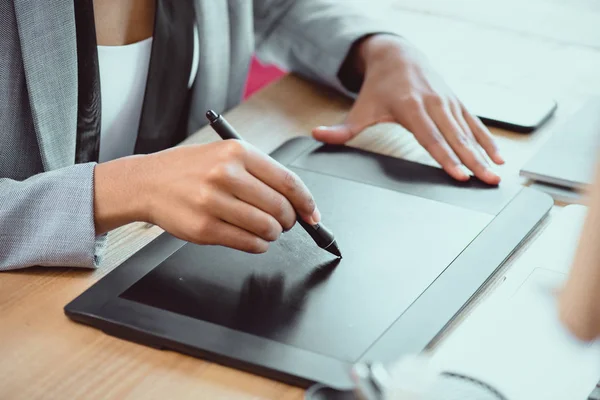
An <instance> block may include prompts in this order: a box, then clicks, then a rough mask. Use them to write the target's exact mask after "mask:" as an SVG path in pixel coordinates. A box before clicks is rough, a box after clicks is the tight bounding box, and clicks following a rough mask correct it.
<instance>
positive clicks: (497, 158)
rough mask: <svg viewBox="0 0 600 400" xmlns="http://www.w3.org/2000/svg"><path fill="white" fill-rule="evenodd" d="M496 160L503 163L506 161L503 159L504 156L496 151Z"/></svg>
mask: <svg viewBox="0 0 600 400" xmlns="http://www.w3.org/2000/svg"><path fill="white" fill-rule="evenodd" d="M496 160H498V162H499V163H500V164H504V163H505V162H506V161H504V158H503V157H502V156H501V155H500V154H498V153H496Z"/></svg>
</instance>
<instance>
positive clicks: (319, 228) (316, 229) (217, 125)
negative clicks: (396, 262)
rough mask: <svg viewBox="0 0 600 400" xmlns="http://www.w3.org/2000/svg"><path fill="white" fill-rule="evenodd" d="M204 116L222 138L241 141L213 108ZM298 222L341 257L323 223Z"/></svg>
mask: <svg viewBox="0 0 600 400" xmlns="http://www.w3.org/2000/svg"><path fill="white" fill-rule="evenodd" d="M206 118H208V120H209V122H210V126H211V127H212V128H213V129H214V130H215V132H217V134H218V135H219V136H220V137H221V139H223V140H228V139H236V140H240V141H243V140H244V139H242V137H241V136H240V135H239V134H238V133H237V132H236V131H235V129H233V127H232V126H231V125H230V124H229V122H227V120H225V118H223V117H222V116H221V115H219V114H217V113H216V112H214V111H213V110H209V111H207V112H206ZM298 223H299V224H300V225H301V226H302V227H303V228H304V230H305V231H306V232H307V233H308V234H309V235H310V237H312V238H313V240H314V241H315V243H316V244H317V245H318V246H319V247H320V248H322V249H324V250H327V251H328V252H330V253H331V254H333V255H335V256H337V257H342V253H340V249H339V248H338V246H337V243H336V241H335V237H334V236H333V233H332V232H331V231H330V230H329V229H327V227H325V225H323V223H321V222H320V223H318V224H315V225H311V224H309V223H307V222H305V221H304V220H303V219H302V218H300V217H298Z"/></svg>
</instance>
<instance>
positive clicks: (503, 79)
mask: <svg viewBox="0 0 600 400" xmlns="http://www.w3.org/2000/svg"><path fill="white" fill-rule="evenodd" d="M464 1H467V0H464ZM398 3H399V5H398V7H402V4H401V3H409V2H408V1H398ZM412 3H418V2H412ZM437 3H439V4H443V3H444V2H438V1H435V0H430V1H426V2H422V3H421V4H423V5H424V6H423V7H425V6H427V7H433V6H435V4H437ZM444 10H445V9H444ZM444 10H442V11H444ZM446 11H447V10H446ZM476 11H477V10H475V11H473V12H476ZM439 14H440V15H436V14H435V13H432V12H431V9H425V10H423V9H411V10H409V11H407V10H402V11H401V12H398V14H397V15H395V16H394V18H395V20H396V21H397V22H398V26H399V30H401V31H402V32H403V33H405V35H406V36H408V37H409V38H411V39H412V40H414V41H415V42H416V43H417V44H419V45H420V46H421V47H422V48H424V49H425V50H426V51H427V52H428V54H429V55H430V57H431V58H432V60H433V61H434V62H435V63H436V64H437V66H438V68H439V69H440V70H441V71H442V72H443V73H444V74H445V76H447V77H449V78H450V79H451V80H461V79H470V80H475V81H479V82H484V83H489V84H499V85H509V86H513V87H520V88H521V89H522V90H531V91H535V92H537V93H547V94H550V95H552V96H554V97H555V98H556V99H558V100H559V104H560V106H559V110H558V112H557V115H556V118H555V119H554V120H553V121H552V122H551V124H550V125H549V126H547V127H545V128H543V129H542V130H540V131H539V132H537V133H535V134H533V135H519V134H513V133H508V132H501V131H497V130H496V131H494V133H495V134H496V136H497V138H498V143H499V146H500V148H501V150H502V152H503V155H504V157H505V159H506V160H507V165H506V166H504V167H502V168H500V169H499V172H500V173H501V175H502V176H503V178H504V179H505V180H513V179H514V180H519V178H518V176H517V175H518V170H519V168H520V167H521V166H522V165H523V163H524V162H526V161H527V159H528V158H529V157H530V156H531V155H532V154H533V153H534V152H535V150H536V149H537V148H538V147H539V146H540V145H541V144H542V143H543V142H544V141H545V140H546V139H547V137H548V132H549V130H550V129H551V127H552V126H553V125H556V124H557V123H559V122H560V121H561V120H564V118H566V117H567V116H568V115H569V114H570V113H572V112H573V111H574V110H575V109H576V108H577V107H579V106H580V105H581V104H582V102H583V101H584V100H585V99H587V98H589V97H590V96H594V95H599V94H600V79H598V78H597V74H598V71H600V51H598V48H597V47H595V46H594V45H595V43H590V42H589V41H590V40H591V38H589V37H586V41H583V42H577V41H576V40H574V39H573V37H575V36H576V35H575V34H571V35H570V36H568V37H569V40H568V41H560V40H558V39H556V38H553V37H548V36H544V35H538V34H534V33H531V32H523V31H514V30H512V29H510V28H513V27H512V26H508V28H507V29H503V27H498V26H486V25H484V26H482V25H481V24H478V23H475V22H471V21H469V20H468V19H467V20H464V19H460V20H459V19H456V18H452V16H450V17H449V16H448V15H446V14H444V13H443V12H440V13H439ZM586 21H587V19H586ZM505 28H506V27H505ZM440 32H443V34H442V35H441V34H440ZM571 33H572V32H571ZM442 39H443V40H442ZM596 39H597V38H596ZM349 105H350V103H349V102H348V101H347V100H345V99H342V98H340V97H339V96H337V95H335V94H333V93H332V92H330V91H328V90H325V89H323V88H321V87H318V86H315V85H312V84H308V83H305V82H303V81H301V80H300V79H298V78H296V77H293V76H290V77H286V78H284V79H283V80H281V81H280V82H278V83H276V84H274V85H272V86H270V87H269V88H268V89H266V90H264V91H262V92H261V93H259V94H258V95H256V96H255V97H253V98H252V99H251V100H250V101H248V102H246V103H244V104H243V105H241V106H240V107H239V108H237V109H235V110H233V111H232V112H231V113H229V115H228V117H229V118H230V120H231V121H232V123H233V124H234V125H235V126H238V127H240V129H241V130H242V131H243V134H244V136H245V137H246V138H247V140H249V141H251V142H252V143H254V144H255V145H256V146H258V147H259V148H261V149H262V150H264V151H265V152H269V151H271V150H273V149H274V148H276V147H277V146H278V145H279V144H281V143H282V142H284V141H285V140H286V139H288V138H291V137H293V136H297V135H306V134H308V132H310V129H311V128H312V127H313V126H316V125H320V124H328V123H333V122H337V121H340V120H341V119H342V118H343V116H344V113H345V112H346V111H347V109H348V107H349ZM212 140H216V136H215V135H214V134H213V133H212V132H211V131H210V130H209V129H204V130H202V131H201V132H199V133H198V134H197V135H196V136H194V137H193V138H191V140H190V141H191V142H196V143H202V142H207V141H212ZM351 145H354V146H360V147H363V148H366V149H369V150H372V151H377V152H382V153H386V154H391V155H395V156H400V157H405V158H407V159H410V160H415V161H420V162H424V163H431V162H432V160H431V158H430V157H428V156H427V155H426V153H425V152H424V151H423V150H422V149H421V148H420V147H419V146H418V145H417V143H416V142H415V140H414V139H413V138H412V136H411V135H410V134H408V133H407V132H406V131H404V130H402V129H401V128H400V127H398V126H394V125H390V124H387V125H380V126H377V127H374V128H372V129H369V130H368V131H367V132H365V133H364V134H362V135H361V136H359V137H358V138H357V139H355V140H354V141H353V142H352V143H351ZM160 232H161V231H160V229H159V228H156V227H150V228H148V227H145V226H144V225H143V224H132V225H129V226H126V227H123V228H121V229H118V230H116V231H114V232H112V233H111V234H110V239H109V242H110V247H109V249H108V252H107V255H106V258H105V261H104V263H103V265H102V267H101V268H100V269H99V270H96V271H75V270H70V269H42V268H33V269H29V270H25V271H17V272H9V273H2V274H1V275H0V398H2V399H21V398H23V399H36V398H40V399H42V398H43V399H75V398H85V399H124V398H128V399H138V398H139V399H153V398H157V399H169V398H177V399H185V398H190V399H192V398H193V399H198V398H202V399H208V398H210V399H301V398H302V397H303V392H302V391H301V390H300V389H298V388H294V387H290V386H287V385H284V384H281V383H277V382H274V381H270V380H268V379H264V378H261V377H258V376H253V375H251V374H247V373H244V372H240V371H236V370H233V369H229V368H226V367H223V366H219V365H216V364H212V363H209V362H205V361H202V360H198V359H195V358H192V357H187V356H183V355H180V354H177V353H173V352H169V351H159V350H154V349H151V348H147V347H144V346H141V345H136V344H133V343H129V342H126V341H123V340H119V339H116V338H113V337H110V336H108V335H105V334H103V333H102V332H100V331H97V330H95V329H92V328H89V327H86V326H83V325H79V324H76V323H73V322H71V321H70V320H68V319H67V317H66V316H65V315H64V314H63V307H64V306H65V304H67V303H68V302H69V301H71V300H72V299H73V298H75V297H76V296H78V295H79V294H81V293H82V292H83V291H85V290H86V289H87V288H88V287H89V286H91V285H92V284H93V283H94V282H96V281H97V280H98V279H100V278H101V277H102V276H104V275H105V274H106V273H108V272H109V271H110V270H112V269H113V268H114V267H115V266H117V265H119V264H120V263H121V262H123V261H124V260H125V259H126V258H127V257H129V256H130V255H131V254H132V253H133V252H135V251H136V250H138V249H140V248H141V247H142V246H144V245H145V244H147V243H148V242H149V241H151V240H152V239H153V238H154V237H156V235H158V234H159V233H160ZM517 256H518V253H517Z"/></svg>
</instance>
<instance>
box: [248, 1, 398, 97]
mask: <svg viewBox="0 0 600 400" xmlns="http://www.w3.org/2000/svg"><path fill="white" fill-rule="evenodd" d="M363 4H365V2H363ZM254 24H255V38H256V48H257V55H258V57H259V58H260V59H261V60H263V61H267V62H271V63H275V64H278V65H281V66H283V67H285V68H287V69H289V70H292V71H295V72H297V73H299V74H301V75H304V76H306V77H307V78H310V79H313V80H316V81H319V82H322V83H325V84H328V85H330V86H333V87H334V88H336V89H338V90H339V91H341V92H343V93H345V94H348V95H352V94H351V93H348V91H347V90H346V88H345V87H344V86H343V85H342V83H341V82H340V81H339V79H338V72H339V69H340V67H341V65H342V63H343V61H344V59H345V58H346V56H347V54H348V52H349V50H350V48H351V46H352V44H353V43H354V42H355V41H356V40H357V39H359V38H361V37H363V36H365V35H368V34H372V33H379V32H389V33H394V29H393V27H391V26H389V25H386V22H385V20H384V19H383V18H377V16H376V15H375V14H372V13H368V12H366V10H365V7H364V6H359V5H357V4H354V3H353V2H349V1H339V0H254Z"/></svg>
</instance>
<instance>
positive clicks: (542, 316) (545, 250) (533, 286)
mask: <svg viewBox="0 0 600 400" xmlns="http://www.w3.org/2000/svg"><path fill="white" fill-rule="evenodd" d="M585 214H586V208H585V207H583V206H568V207H566V208H565V209H564V210H563V211H561V212H560V214H559V215H558V216H557V217H555V218H556V219H555V220H554V221H552V223H551V224H550V225H549V226H548V227H547V228H546V230H545V231H544V232H543V233H542V234H541V235H540V237H539V238H538V239H537V240H536V241H535V242H534V243H533V244H532V246H531V247H530V248H529V249H528V250H527V251H526V252H525V253H524V254H523V255H522V256H521V257H520V258H519V259H518V260H517V262H516V263H515V264H514V265H513V266H512V268H510V269H509V270H508V272H507V274H506V276H505V280H504V282H503V283H502V284H501V285H500V286H499V287H498V288H497V289H496V290H495V291H494V292H493V293H492V294H491V295H490V297H489V298H487V299H486V300H485V301H484V302H482V303H481V304H480V305H478V306H477V308H476V309H475V310H474V311H473V313H472V314H471V315H469V316H468V317H467V318H466V319H465V321H463V322H462V323H461V324H460V325H459V326H458V327H457V329H456V331H454V332H452V333H451V334H450V335H449V337H448V338H447V339H446V341H444V342H442V343H441V346H440V347H439V348H438V349H437V350H436V352H435V355H434V358H433V360H432V361H433V362H434V363H435V365H436V366H437V367H438V368H444V369H450V370H453V371H457V372H460V373H465V374H469V375H471V376H474V377H476V378H478V379H481V380H484V381H486V382H488V383H490V384H491V385H493V386H494V387H496V388H498V389H499V390H501V391H502V392H503V393H505V394H506V396H507V397H508V398H509V399H510V400H524V399H544V400H552V399H556V400H563V399H586V398H587V396H588V395H589V394H590V392H591V391H592V390H593V389H594V387H595V386H596V383H597V382H598V379H599V378H600V343H597V342H596V343H581V342H579V341H577V340H576V339H575V338H574V337H572V336H571V335H570V334H569V333H568V332H567V331H566V329H565V328H564V327H563V326H562V324H561V323H560V321H559V318H558V310H557V307H556V298H555V291H556V290H557V289H558V288H560V286H561V285H562V283H563V282H564V280H565V279H566V277H567V274H568V271H569V268H570V264H571V261H572V258H573V255H574V252H575V248H576V244H577V240H578V236H579V232H580V231H581V227H582V224H583V221H584V218H585Z"/></svg>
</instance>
